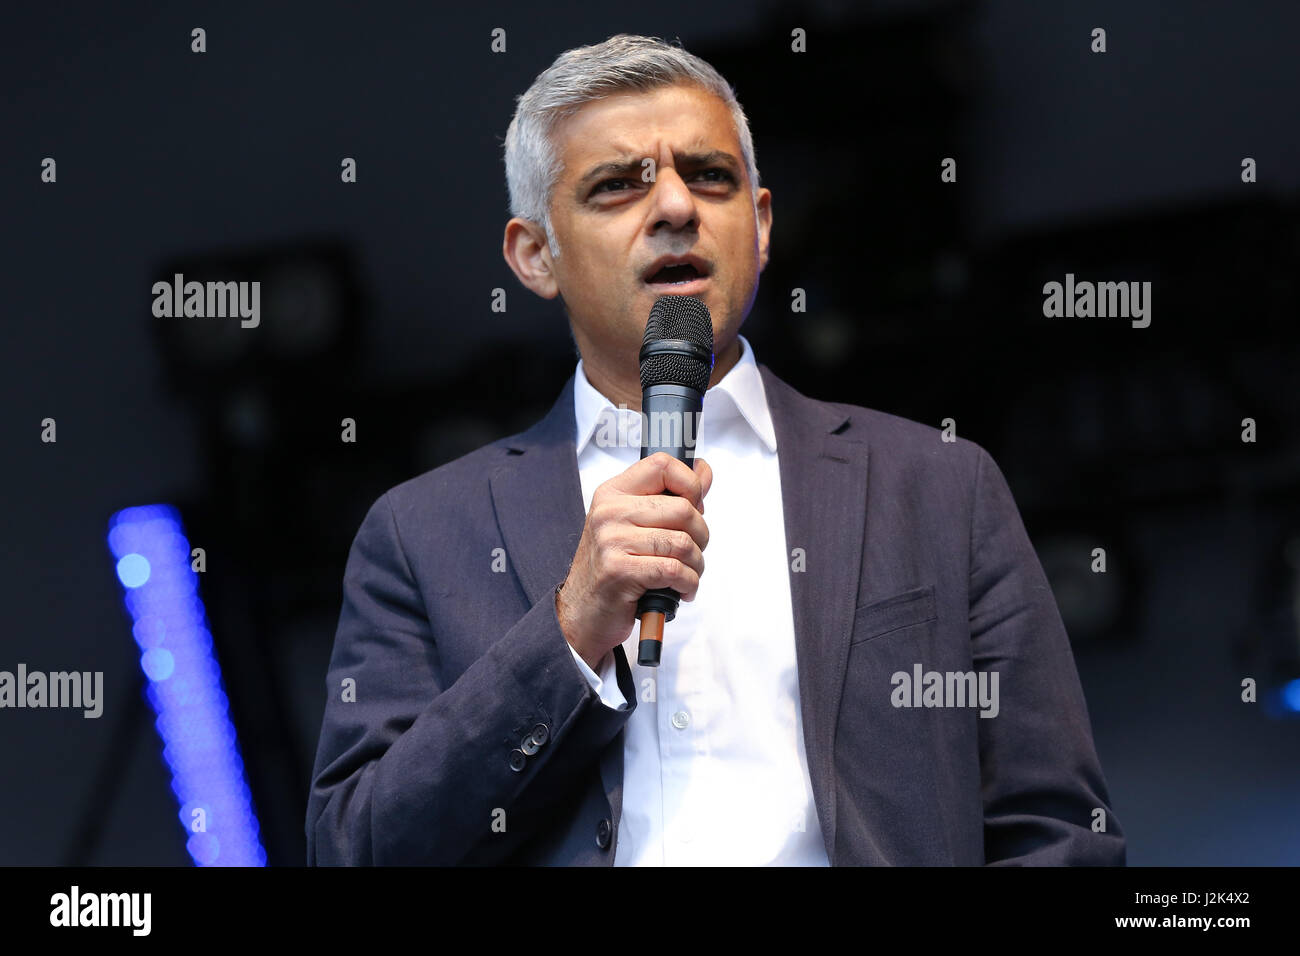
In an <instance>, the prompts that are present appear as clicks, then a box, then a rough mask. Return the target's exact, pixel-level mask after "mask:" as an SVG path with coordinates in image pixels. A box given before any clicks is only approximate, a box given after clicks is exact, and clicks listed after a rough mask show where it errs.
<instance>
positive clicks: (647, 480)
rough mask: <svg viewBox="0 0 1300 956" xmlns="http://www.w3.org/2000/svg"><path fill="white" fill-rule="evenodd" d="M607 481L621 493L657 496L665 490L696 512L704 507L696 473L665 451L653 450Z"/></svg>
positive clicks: (702, 486)
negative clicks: (693, 507) (680, 498)
mask: <svg viewBox="0 0 1300 956" xmlns="http://www.w3.org/2000/svg"><path fill="white" fill-rule="evenodd" d="M697 460H702V459H697ZM608 484H609V486H610V487H611V488H613V489H614V490H616V491H619V492H621V493H623V494H625V495H661V494H663V493H664V492H669V493H670V494H674V495H680V496H681V497H683V498H686V499H687V500H689V501H690V503H691V504H692V505H694V506H695V510H696V511H700V510H702V509H703V507H704V493H705V486H704V483H703V482H702V481H701V479H700V475H699V474H698V473H696V472H694V471H692V470H691V468H690V466H689V465H687V464H686V463H685V462H681V461H678V460H677V459H676V458H674V457H673V456H672V455H670V454H668V453H667V452H666V451H657V452H655V453H654V454H653V455H650V456H648V457H646V458H642V459H641V460H640V461H638V462H637V463H636V464H634V465H632V466H631V467H629V468H628V469H627V470H626V471H624V472H623V473H622V474H619V475H615V476H614V477H613V478H611V479H610V480H609V482H608Z"/></svg>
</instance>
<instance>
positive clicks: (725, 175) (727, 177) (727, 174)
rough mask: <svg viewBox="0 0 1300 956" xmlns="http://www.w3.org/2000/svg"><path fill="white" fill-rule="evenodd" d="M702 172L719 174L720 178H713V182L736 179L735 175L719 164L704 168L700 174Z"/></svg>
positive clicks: (733, 180) (732, 181)
mask: <svg viewBox="0 0 1300 956" xmlns="http://www.w3.org/2000/svg"><path fill="white" fill-rule="evenodd" d="M704 173H717V174H719V175H720V176H721V177H722V178H721V179H715V180H713V182H715V183H734V182H735V181H736V177H735V176H733V175H731V173H730V172H728V171H727V170H725V169H723V168H722V167H720V166H714V167H713V168H711V169H706V170H704V171H703V173H701V175H703V174H704Z"/></svg>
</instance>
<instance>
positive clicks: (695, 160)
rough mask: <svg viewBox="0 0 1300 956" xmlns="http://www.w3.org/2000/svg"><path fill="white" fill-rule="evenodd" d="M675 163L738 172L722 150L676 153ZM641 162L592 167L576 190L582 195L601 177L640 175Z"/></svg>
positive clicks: (620, 160)
mask: <svg viewBox="0 0 1300 956" xmlns="http://www.w3.org/2000/svg"><path fill="white" fill-rule="evenodd" d="M676 161H677V162H678V163H679V164H680V165H682V166H686V167H688V168H692V169H694V168H698V167H700V166H726V167H727V168H728V169H730V170H731V171H732V172H733V173H737V174H739V172H740V162H739V161H738V160H737V159H736V157H735V156H732V155H731V154H730V153H728V152H727V151H726V150H722V149H710V150H706V151H704V152H697V153H678V154H677V155H676ZM643 162H645V157H631V156H622V157H619V158H618V159H617V160H612V161H610V162H605V163H601V164H599V165H597V166H593V167H592V168H591V169H589V170H588V171H587V172H586V173H585V174H584V175H583V177H582V178H581V179H579V180H578V182H577V185H576V189H577V191H578V192H579V193H582V191H583V190H584V189H585V188H586V187H587V186H588V185H590V184H592V183H594V182H595V181H596V180H597V179H600V178H601V177H603V176H630V175H633V174H636V175H640V172H641V169H642V168H643V167H642V165H641V164H642V163H643Z"/></svg>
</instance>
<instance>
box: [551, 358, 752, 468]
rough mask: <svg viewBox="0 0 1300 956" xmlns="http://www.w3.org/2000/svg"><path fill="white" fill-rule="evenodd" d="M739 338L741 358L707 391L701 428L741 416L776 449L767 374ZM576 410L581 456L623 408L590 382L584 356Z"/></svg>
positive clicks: (630, 413)
mask: <svg viewBox="0 0 1300 956" xmlns="http://www.w3.org/2000/svg"><path fill="white" fill-rule="evenodd" d="M736 338H737V339H738V340H739V341H740V359H739V360H738V361H737V362H736V364H735V365H733V366H732V367H731V370H730V371H729V372H727V374H726V375H724V376H723V377H722V379H721V381H719V382H718V384H716V385H714V386H712V387H711V388H710V389H709V390H708V391H707V392H705V393H704V408H703V412H702V413H701V416H700V431H701V433H704V431H705V428H706V423H707V422H712V421H723V420H726V419H728V418H733V417H736V416H739V417H740V418H742V419H744V421H745V422H746V423H748V425H749V427H750V429H751V430H752V431H753V433H754V434H755V435H756V436H757V437H758V439H759V440H760V441H762V443H763V445H764V446H765V447H766V448H767V450H768V451H770V452H775V451H776V430H775V429H774V428H773V427H772V414H771V412H770V411H769V410H768V407H767V395H766V393H765V392H764V390H763V377H762V375H760V374H759V371H758V363H757V362H756V361H755V360H754V349H753V347H752V346H751V345H750V344H749V340H748V339H746V338H745V337H744V336H743V335H740V334H737V335H736ZM621 412H622V414H623V415H624V416H625V417H628V418H630V419H637V420H639V417H640V416H639V414H638V413H637V411H636V410H635V409H627V408H625V409H622V410H621ZM573 413H574V420H575V421H576V422H577V426H578V430H577V436H576V437H577V451H578V454H579V455H581V454H582V450H583V449H584V448H585V447H586V446H587V442H589V441H590V440H591V436H592V435H593V434H594V433H595V431H596V429H597V427H598V426H599V425H600V422H601V420H602V418H603V417H604V416H605V415H610V414H612V415H619V414H620V409H618V408H615V406H614V403H613V402H611V401H610V400H609V399H608V398H606V397H605V396H604V395H602V394H601V393H600V392H598V391H596V389H595V387H594V386H593V385H592V384H591V382H589V381H587V373H586V372H585V371H584V370H583V367H582V360H581V359H579V360H578V367H577V370H576V371H575V372H574V373H573ZM638 427H639V425H638Z"/></svg>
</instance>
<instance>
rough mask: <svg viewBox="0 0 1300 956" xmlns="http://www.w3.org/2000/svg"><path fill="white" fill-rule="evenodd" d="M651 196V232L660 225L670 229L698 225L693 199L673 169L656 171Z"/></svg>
mask: <svg viewBox="0 0 1300 956" xmlns="http://www.w3.org/2000/svg"><path fill="white" fill-rule="evenodd" d="M651 195H652V196H653V197H654V203H653V211H652V216H653V219H652V220H651V221H652V223H653V226H652V230H651V231H654V230H656V229H658V228H659V226H660V224H661V223H662V224H666V225H667V226H668V227H669V228H671V229H685V228H688V227H692V226H695V225H698V223H696V221H695V219H696V212H697V211H696V209H695V197H694V196H693V195H691V190H690V187H688V186H687V185H686V183H685V182H684V181H683V180H682V177H681V176H679V175H677V171H676V170H675V169H672V168H662V167H661V168H660V169H659V170H658V172H657V173H656V175H655V183H654V188H653V189H652V190H651Z"/></svg>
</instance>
